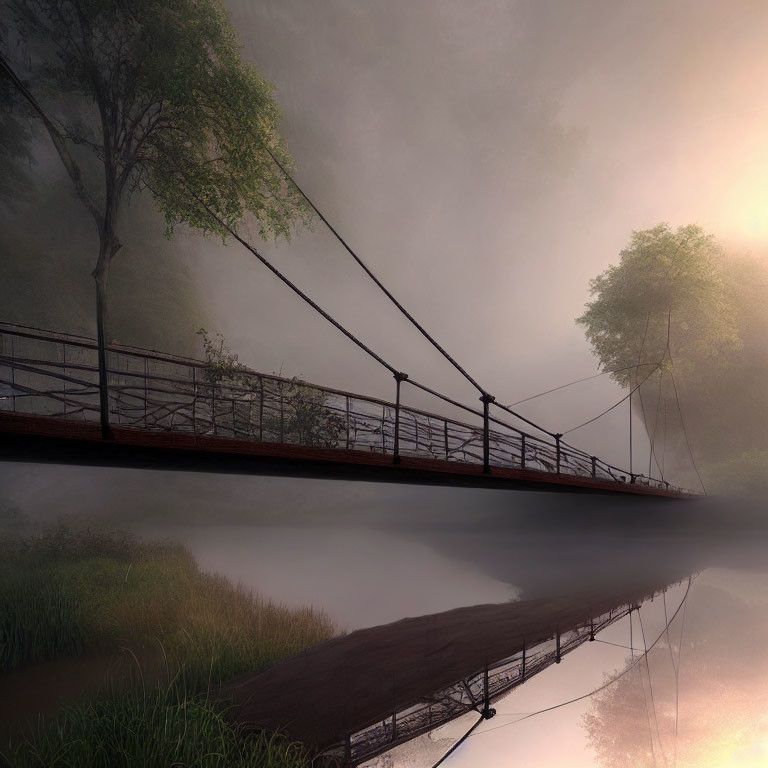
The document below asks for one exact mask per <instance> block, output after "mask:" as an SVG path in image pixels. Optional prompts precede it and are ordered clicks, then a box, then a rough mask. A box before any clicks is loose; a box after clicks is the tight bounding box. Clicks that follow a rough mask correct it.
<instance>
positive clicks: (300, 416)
mask: <svg viewBox="0 0 768 768" xmlns="http://www.w3.org/2000/svg"><path fill="white" fill-rule="evenodd" d="M107 369H108V374H107V375H108V394H109V414H110V423H111V424H112V425H113V426H121V427H132V428H138V429H144V430H162V431H166V432H182V433H192V434H196V435H213V436H217V437H229V438H237V439H241V440H254V441H262V442H270V443H282V444H296V445H308V446H315V447H320V448H341V449H347V450H358V451H359V450H363V451H372V452H378V453H384V454H389V455H391V456H392V457H393V463H395V464H397V463H399V462H400V459H401V457H403V456H418V457H427V458H433V459H442V460H447V461H456V462H464V463H470V464H480V465H483V466H484V468H485V469H486V470H487V471H490V470H491V469H492V468H493V467H503V468H519V469H526V470H534V471H539V472H546V473H553V474H562V475H575V476H579V477H591V478H595V479H602V480H608V481H614V482H621V483H623V482H627V480H628V478H629V482H637V483H641V484H645V485H652V486H654V487H657V488H659V489H663V490H668V491H681V489H678V488H676V487H674V486H672V485H670V484H669V483H667V482H663V481H660V480H656V479H648V478H644V477H643V476H642V475H630V473H628V472H626V471H624V470H622V469H620V468H618V467H615V466H613V465H611V464H609V463H608V462H605V461H603V460H602V459H599V458H597V457H595V456H590V455H588V454H587V453H585V452H584V451H581V450H579V449H577V448H575V447H573V446H570V445H568V444H567V443H565V442H564V441H562V439H561V436H560V435H555V436H554V437H550V436H549V435H547V436H546V437H539V436H535V435H531V434H529V433H527V432H525V431H522V430H520V429H518V428H517V427H515V426H513V425H511V424H509V423H507V422H506V421H504V420H502V419H499V418H496V417H494V416H492V415H491V414H490V412H489V409H490V405H491V404H493V399H492V398H490V397H488V398H487V399H484V400H483V401H482V403H483V409H482V410H480V409H474V408H471V407H468V406H466V405H464V404H462V403H459V402H456V401H455V400H452V399H451V398H448V397H445V396H444V395H442V394H440V393H438V392H435V391H434V390H431V389H429V388H428V387H425V386H424V385H422V384H419V383H418V382H415V381H413V380H410V379H409V378H408V377H407V376H405V375H404V374H398V375H397V376H395V380H396V400H395V402H394V403H391V402H386V401H384V400H379V399H377V398H372V397H365V396H362V395H358V394H353V393H350V392H344V391H340V390H336V389H330V388H327V387H320V386H317V385H315V384H309V383H307V382H304V381H301V380H299V379H288V378H284V377H280V376H275V375H268V374H263V373H258V372H256V371H252V370H250V369H247V368H245V367H240V366H238V367H236V368H229V369H223V368H221V367H217V366H216V365H212V364H210V363H206V362H203V361H200V360H193V359H189V358H184V357H178V356H175V355H170V354H164V353H161V352H155V351H151V350H145V349H137V348H132V347H124V346H115V345H113V346H110V347H109V348H108V352H107ZM404 383H408V384H410V385H411V386H413V387H415V388H417V389H419V390H420V391H423V392H425V393H427V394H429V395H432V396H434V397H436V398H437V399H439V400H440V401H441V402H443V403H447V404H448V405H450V406H452V407H455V408H459V409H462V410H463V411H464V412H466V413H468V414H471V415H472V416H473V417H474V418H475V419H477V421H478V422H480V423H479V424H471V423H467V422H463V421H458V420H456V419H453V418H450V417H447V416H442V415H439V414H435V413H429V412H427V411H424V410H420V409H416V408H411V407H406V406H403V405H402V404H401V403H400V388H401V385H402V384H404ZM0 411H13V412H16V413H24V414H39V415H45V416H56V417H62V418H66V419H77V420H86V421H98V420H99V377H98V360H97V345H96V342H95V341H94V340H93V339H90V338H86V337H79V336H72V335H65V334H59V333H53V332H49V331H44V330H40V329H32V328H25V327H23V326H17V325H11V324H1V323H0Z"/></svg>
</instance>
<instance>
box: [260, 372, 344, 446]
mask: <svg viewBox="0 0 768 768" xmlns="http://www.w3.org/2000/svg"><path fill="white" fill-rule="evenodd" d="M279 391H280V397H281V398H282V399H283V402H284V413H283V417H282V422H283V423H282V427H281V425H280V424H279V423H278V422H279V420H280V417H274V416H273V417H271V418H270V423H269V424H268V425H267V426H268V427H269V428H270V430H271V431H272V432H279V431H281V430H282V434H283V440H285V442H296V443H299V444H300V445H315V446H319V447H322V448H336V447H337V446H338V445H339V437H340V435H341V433H342V432H343V431H344V429H345V426H346V424H345V421H344V419H343V418H342V416H341V415H339V414H338V413H333V412H332V411H330V410H329V409H328V406H327V404H326V401H325V400H326V398H325V394H324V393H323V392H322V391H320V390H318V389H315V388H314V387H312V386H308V385H306V384H304V383H303V382H302V381H301V380H300V379H297V378H293V379H291V380H290V381H289V382H287V383H283V382H281V383H280V384H279Z"/></svg>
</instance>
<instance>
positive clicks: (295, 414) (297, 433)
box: [197, 328, 346, 448]
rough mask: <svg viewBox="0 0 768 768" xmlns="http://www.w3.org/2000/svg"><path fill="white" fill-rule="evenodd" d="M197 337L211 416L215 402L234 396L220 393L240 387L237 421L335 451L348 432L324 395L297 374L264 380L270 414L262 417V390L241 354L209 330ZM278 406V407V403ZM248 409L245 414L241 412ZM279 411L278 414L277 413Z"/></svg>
mask: <svg viewBox="0 0 768 768" xmlns="http://www.w3.org/2000/svg"><path fill="white" fill-rule="evenodd" d="M197 333H198V335H199V336H200V337H201V338H202V341H203V352H204V356H205V368H204V369H203V377H204V379H205V381H206V383H207V384H209V385H211V387H210V389H209V391H208V396H209V397H210V400H211V412H212V413H213V412H214V411H215V409H216V405H215V403H216V401H218V402H222V401H225V400H226V399H227V397H235V395H234V394H232V393H229V394H227V393H225V392H224V391H222V390H223V389H224V388H226V386H227V385H236V386H238V387H241V388H243V389H245V390H247V391H246V392H245V394H243V393H242V392H240V393H237V395H236V398H237V399H236V408H235V414H236V417H237V418H238V419H239V420H240V421H242V422H243V423H245V424H249V425H251V430H252V431H257V430H258V429H259V426H261V434H262V435H264V433H266V435H267V436H268V437H269V438H271V439H274V440H278V441H280V442H286V443H299V444H300V445H315V446H321V447H324V448H335V447H336V446H338V444H339V438H340V436H341V434H342V432H343V431H344V430H345V428H346V423H345V420H344V419H343V417H342V416H341V415H339V414H338V413H334V412H333V410H331V409H330V408H329V407H328V404H327V402H326V395H325V393H324V392H323V391H322V390H319V389H317V388H315V387H313V386H311V385H309V384H306V383H305V382H304V381H302V380H301V379H300V378H298V377H296V376H294V377H293V378H292V379H289V380H286V379H282V378H267V377H262V378H261V383H260V385H259V386H260V387H261V386H264V382H267V386H265V391H266V392H267V399H268V400H269V402H270V405H271V412H269V413H266V414H261V413H260V410H259V400H258V398H260V397H261V391H260V390H255V389H254V383H255V381H257V380H258V378H259V377H258V376H257V375H256V374H254V373H252V372H251V371H250V370H249V369H248V368H247V367H246V366H244V365H243V364H242V363H241V362H240V358H239V356H238V355H237V354H236V353H235V352H233V351H232V349H231V348H230V347H229V345H228V344H227V342H226V341H225V339H224V337H223V336H222V335H221V334H220V333H217V334H216V335H215V336H213V337H212V336H210V335H209V334H208V332H207V331H206V330H205V328H201V329H200V330H199V331H198V332H197ZM275 403H277V405H276V404H275ZM244 410H245V411H246V412H245V413H244V412H243V411H244ZM275 410H277V411H278V412H277V413H275V412H274V411H275ZM260 418H263V424H261V423H260V421H259V419H260Z"/></svg>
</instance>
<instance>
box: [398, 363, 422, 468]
mask: <svg viewBox="0 0 768 768" xmlns="http://www.w3.org/2000/svg"><path fill="white" fill-rule="evenodd" d="M404 381H408V374H407V373H399V372H398V373H396V374H395V446H394V449H393V452H392V463H393V464H399V463H400V385H401V384H402V383H403V382H404ZM417 448H418V446H417Z"/></svg>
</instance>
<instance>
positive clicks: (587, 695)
mask: <svg viewBox="0 0 768 768" xmlns="http://www.w3.org/2000/svg"><path fill="white" fill-rule="evenodd" d="M692 584H693V577H692V576H689V577H688V587H687V588H686V590H685V594H684V595H683V599H682V600H681V601H680V605H678V606H677V610H676V611H675V612H674V613H673V614H672V618H671V619H670V620H669V623H668V624H667V625H666V626H665V627H664V629H663V630H662V631H661V633H660V634H659V636H658V637H657V638H656V639H655V640H654V641H653V642H652V643H651V645H650V646H649V647H648V649H647V650H646V652H645V654H643V655H641V656H637V657H636V658H635V659H634V661H633V662H632V663H631V664H630V665H629V666H628V667H627V668H626V669H624V671H623V672H620V673H619V674H618V675H616V676H615V677H612V678H611V679H610V680H607V681H606V682H605V683H603V685H601V686H600V687H599V688H595V690H593V691H590V692H589V693H585V694H582V695H581V696H577V697H576V698H574V699H569V700H568V701H561V702H560V703H559V704H554V705H553V706H551V707H545V708H544V709H539V710H537V711H536V712H531V713H530V714H528V715H524V716H523V717H521V718H519V719H518V720H514V721H513V722H511V723H503V724H502V725H497V726H494V727H493V728H488V729H486V730H485V731H478V732H477V733H475V734H473V735H474V736H482V735H484V734H486V733H491V731H498V730H499V728H509V726H510V725H516V724H517V723H521V722H522V721H523V720H528V718H530V717H536V716H537V715H543V714H544V713H545V712H552V711H553V710H555V709H560V708H561V707H567V706H568V705H569V704H575V703H576V702H579V701H584V699H588V698H590V697H591V696H594V695H595V694H596V693H600V691H604V690H605V689H606V688H608V687H610V686H611V685H613V684H614V683H616V682H618V681H619V680H621V678H622V677H625V676H626V675H628V674H629V673H630V672H631V671H632V670H633V669H634V668H635V667H636V666H637V665H638V664H639V663H640V662H641V661H642V660H643V658H645V655H646V654H648V653H650V651H652V650H653V649H654V648H655V647H656V645H657V644H658V642H659V641H660V640H661V638H662V637H664V634H665V633H666V632H668V631H669V626H670V624H672V622H673V621H674V620H675V618H676V617H677V615H678V613H680V611H681V610H683V609H684V606H685V603H686V601H687V600H688V594H689V593H690V591H691V585H692Z"/></svg>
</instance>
